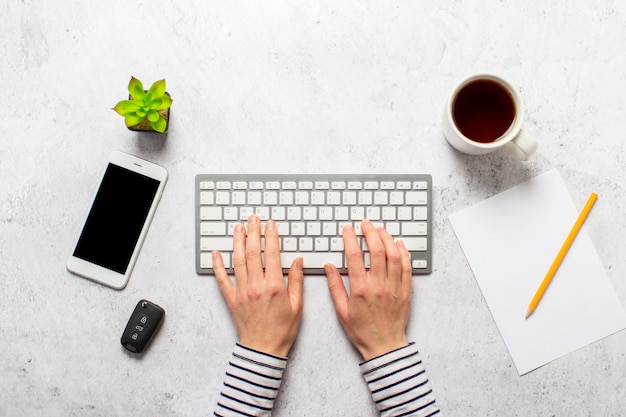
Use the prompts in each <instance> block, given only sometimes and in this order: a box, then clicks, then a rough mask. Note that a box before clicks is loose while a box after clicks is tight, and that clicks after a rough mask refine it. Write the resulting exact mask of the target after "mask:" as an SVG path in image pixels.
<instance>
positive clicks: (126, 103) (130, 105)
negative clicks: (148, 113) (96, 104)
mask: <svg viewBox="0 0 626 417" xmlns="http://www.w3.org/2000/svg"><path fill="white" fill-rule="evenodd" d="M139 108H140V106H139V104H137V103H134V102H133V101H131V100H122V101H120V102H118V103H117V104H116V105H115V107H113V110H115V111H116V112H117V113H118V114H119V115H120V116H126V114H128V113H134V112H136V111H137V110H138V109H139Z"/></svg>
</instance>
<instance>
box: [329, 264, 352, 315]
mask: <svg viewBox="0 0 626 417" xmlns="http://www.w3.org/2000/svg"><path fill="white" fill-rule="evenodd" d="M324 271H325V272H326V278H328V290H329V291H330V297H331V298H332V300H333V304H334V305H335V311H336V312H337V316H338V317H339V319H340V320H342V321H343V318H344V317H346V316H347V311H348V299H349V297H348V293H347V292H346V287H345V286H344V285H343V281H342V279H341V275H340V274H339V271H338V270H337V268H336V267H335V266H334V265H331V264H326V265H324Z"/></svg>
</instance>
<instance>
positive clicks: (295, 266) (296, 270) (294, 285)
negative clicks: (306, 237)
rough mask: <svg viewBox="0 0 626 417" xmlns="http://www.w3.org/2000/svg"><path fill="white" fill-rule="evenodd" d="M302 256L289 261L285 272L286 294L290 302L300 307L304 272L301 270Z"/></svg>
mask: <svg viewBox="0 0 626 417" xmlns="http://www.w3.org/2000/svg"><path fill="white" fill-rule="evenodd" d="M302 262H303V261H302V258H296V259H294V260H293V262H292V263H291V267H290V268H289V274H287V294H288V295H289V300H291V304H292V305H293V304H295V305H297V306H298V308H299V309H302V288H303V287H304V272H303V270H302Z"/></svg>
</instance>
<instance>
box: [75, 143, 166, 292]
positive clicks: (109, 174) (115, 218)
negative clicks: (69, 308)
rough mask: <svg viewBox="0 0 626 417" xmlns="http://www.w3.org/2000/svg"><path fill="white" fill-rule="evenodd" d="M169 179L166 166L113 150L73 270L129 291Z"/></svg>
mask: <svg viewBox="0 0 626 417" xmlns="http://www.w3.org/2000/svg"><path fill="white" fill-rule="evenodd" d="M166 181H167V170H166V169H165V168H163V167H162V166H159V165H156V164H154V163H152V162H148V161H145V160H143V159H140V158H137V157H136V156H132V155H129V154H127V153H124V152H120V151H113V152H111V153H110V154H109V157H108V160H107V164H106V168H105V170H104V174H103V175H102V178H101V180H100V185H99V186H98V190H97V192H96V194H95V196H94V198H93V201H92V203H91V208H90V209H89V212H88V214H87V217H86V218H85V221H84V222H83V226H82V230H81V232H80V233H79V235H78V238H77V239H76V243H75V244H74V250H73V251H72V254H71V255H70V256H69V258H68V260H67V269H68V270H69V271H70V272H72V273H74V274H76V275H79V276H82V277H84V278H88V279H91V280H93V281H96V282H99V283H101V284H104V285H107V286H109V287H112V288H115V289H123V288H124V287H126V284H127V283H128V279H129V278H130V273H131V272H132V270H133V266H134V265H135V261H136V260H137V256H138V255H139V250H140V248H141V244H142V243H143V241H144V238H145V237H146V233H147V232H148V226H149V225H150V221H151V220H152V217H153V216H154V212H155V211H156V207H157V204H158V202H159V199H160V198H161V195H162V194H163V188H164V187H165V182H166Z"/></svg>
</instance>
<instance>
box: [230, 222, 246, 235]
mask: <svg viewBox="0 0 626 417" xmlns="http://www.w3.org/2000/svg"><path fill="white" fill-rule="evenodd" d="M243 230H244V229H243V224H241V223H238V224H236V225H235V230H233V232H234V233H236V234H238V235H239V234H242V233H243Z"/></svg>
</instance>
